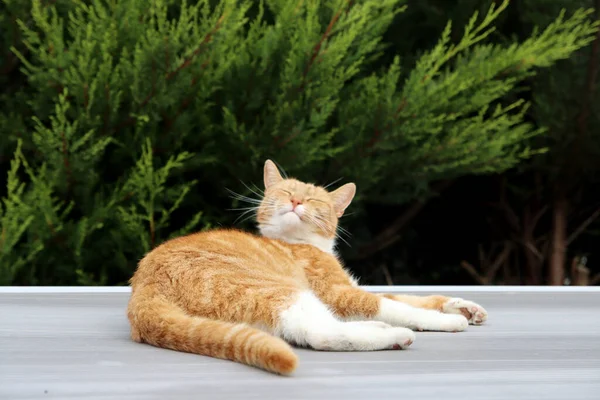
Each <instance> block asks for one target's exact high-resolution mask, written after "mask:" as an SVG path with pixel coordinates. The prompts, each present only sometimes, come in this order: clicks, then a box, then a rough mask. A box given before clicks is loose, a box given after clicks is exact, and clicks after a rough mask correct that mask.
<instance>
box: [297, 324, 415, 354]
mask: <svg viewBox="0 0 600 400" xmlns="http://www.w3.org/2000/svg"><path fill="white" fill-rule="evenodd" d="M357 322H358V323H357ZM360 322H371V321H353V322H345V323H343V324H342V325H341V326H339V328H338V329H336V330H335V331H329V332H320V333H318V334H316V335H315V334H313V335H311V336H312V338H311V340H309V343H310V346H311V347H312V348H314V349H315V350H329V351H375V350H400V349H406V348H407V347H409V346H410V345H411V344H412V343H413V342H414V341H415V333H414V332H413V331H411V330H410V329H406V328H393V327H388V326H389V325H387V324H383V325H386V326H383V325H381V324H364V323H360ZM373 322H375V321H373Z"/></svg>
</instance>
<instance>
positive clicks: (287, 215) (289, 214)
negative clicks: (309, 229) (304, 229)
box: [282, 210, 304, 223]
mask: <svg viewBox="0 0 600 400" xmlns="http://www.w3.org/2000/svg"><path fill="white" fill-rule="evenodd" d="M282 217H283V218H284V220H285V221H286V222H288V223H291V222H300V221H304V219H303V218H302V215H300V214H299V213H298V212H296V211H295V210H286V211H283V212H282Z"/></svg>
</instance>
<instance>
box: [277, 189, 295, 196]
mask: <svg viewBox="0 0 600 400" xmlns="http://www.w3.org/2000/svg"><path fill="white" fill-rule="evenodd" d="M279 191H280V192H283V193H285V194H287V195H288V196H291V195H292V193H291V192H288V191H287V190H284V189H279Z"/></svg>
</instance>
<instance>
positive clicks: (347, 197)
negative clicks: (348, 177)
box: [330, 183, 356, 218]
mask: <svg viewBox="0 0 600 400" xmlns="http://www.w3.org/2000/svg"><path fill="white" fill-rule="evenodd" d="M355 194H356V185H355V184H354V183H346V184H345V185H344V186H340V187H339V188H337V189H336V190H334V191H333V192H331V193H330V196H331V199H332V200H333V209H334V211H335V215H336V216H337V217H338V218H339V217H341V216H342V215H344V211H346V208H347V207H348V206H349V205H350V203H351V202H352V199H353V198H354V195H355Z"/></svg>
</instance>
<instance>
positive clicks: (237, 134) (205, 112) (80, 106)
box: [0, 0, 597, 285]
mask: <svg viewBox="0 0 600 400" xmlns="http://www.w3.org/2000/svg"><path fill="white" fill-rule="evenodd" d="M507 5H508V2H507V1H505V2H503V3H502V4H500V5H498V6H495V7H491V8H490V9H489V10H487V11H486V12H485V13H483V14H482V15H473V17H472V18H471V19H470V20H469V22H468V24H467V25H466V26H465V27H464V28H462V29H457V28H453V29H451V24H450V23H449V24H448V25H447V27H446V29H444V30H443V32H441V37H440V39H439V41H438V43H437V45H436V46H434V47H433V48H431V49H430V50H428V51H427V52H424V53H423V54H421V55H420V56H419V57H418V59H417V61H416V63H415V65H414V67H413V68H412V69H411V70H409V71H404V72H402V71H401V70H400V58H399V57H401V56H402V55H401V54H397V55H394V57H393V62H391V63H389V64H387V65H383V66H382V64H381V62H380V60H381V56H382V54H384V53H385V51H386V43H385V42H384V40H383V37H384V35H386V33H387V32H389V31H390V29H391V27H393V25H394V24H400V23H402V11H403V10H404V7H403V5H402V1H400V0H362V1H347V0H344V1H340V0H329V1H325V0H324V1H311V2H307V1H298V0H293V1H291V0H270V1H269V0H267V1H236V0H222V1H208V0H205V1H187V2H180V1H166V0H165V1H152V2H147V1H137V0H129V1H102V0H95V1H90V2H86V3H84V2H72V1H57V2H55V3H52V4H49V3H47V2H41V1H39V0H38V1H32V2H31V3H28V4H25V2H22V1H16V0H4V3H3V5H2V8H1V9H0V11H1V12H0V18H2V19H1V20H0V29H1V30H2V34H3V39H0V40H2V42H0V44H1V45H2V46H3V48H2V49H1V50H2V51H3V53H2V54H3V55H2V57H3V58H0V63H4V65H5V66H6V67H5V68H7V71H9V72H10V73H8V74H5V75H3V77H2V78H0V79H2V80H0V83H2V84H3V85H5V86H6V87H7V89H6V90H5V91H4V92H3V93H2V95H1V96H2V97H0V102H1V103H0V149H2V154H3V155H4V154H6V156H3V159H2V165H3V166H6V167H7V168H6V169H7V170H8V173H7V174H5V176H6V177H7V181H6V192H5V194H4V197H3V200H2V206H1V208H0V218H1V219H2V234H1V238H0V249H1V253H0V284H5V285H6V284H25V285H67V284H69V285H70V284H86V285H88V284H123V283H125V282H126V280H127V279H128V278H129V276H130V275H131V273H132V271H133V269H134V268H135V266H136V263H137V261H138V260H139V259H140V258H141V257H142V256H143V254H144V253H145V252H147V251H149V250H150V249H151V248H152V247H154V246H156V245H157V244H159V243H160V242H162V241H164V240H165V239H167V238H169V237H173V236H174V235H180V234H184V233H187V232H191V231H194V230H198V229H204V228H209V227H212V226H219V225H229V224H231V223H232V222H233V217H235V215H233V214H232V212H231V211H228V209H229V208H232V207H237V206H238V204H237V201H234V202H233V203H232V202H231V201H230V200H229V199H228V198H227V195H228V192H227V190H226V189H227V188H229V189H231V190H234V191H236V192H240V193H241V194H244V195H248V194H251V190H250V188H245V187H244V185H242V183H241V182H240V181H243V182H260V176H261V175H260V174H261V170H262V164H263V162H264V160H265V159H266V158H272V159H274V160H276V161H277V162H278V163H279V164H281V165H282V166H283V167H284V169H285V170H286V171H287V172H288V174H291V175H295V176H298V177H299V178H301V179H305V180H313V181H314V182H316V183H320V184H325V183H329V182H331V181H333V180H335V179H338V178H341V177H343V179H344V180H345V181H348V180H352V181H354V182H356V183H357V185H358V188H359V193H358V198H357V200H356V204H355V205H354V207H353V208H354V215H353V216H352V217H351V218H354V220H353V224H355V225H356V226H360V225H362V224H364V221H365V220H366V218H367V216H366V215H364V213H363V212H362V211H361V210H362V208H361V205H362V204H363V202H364V200H365V199H367V198H368V200H369V201H370V202H374V203H378V204H403V203H405V202H407V201H408V200H412V199H415V198H422V197H426V196H429V195H431V194H432V191H431V183H432V182H435V181H438V180H444V179H450V178H455V177H460V176H464V175H468V174H485V173H490V172H500V171H504V170H506V169H508V168H511V167H513V166H515V165H517V164H518V163H519V162H520V161H521V160H523V159H526V158H529V157H530V156H532V155H533V154H536V153H539V152H541V151H543V149H541V148H536V149H530V148H529V147H528V146H527V140H528V139H529V138H531V137H532V136H535V135H540V134H542V133H543V132H544V129H543V128H539V127H536V126H535V125H534V124H532V123H531V122H528V121H526V119H525V113H526V111H527V110H528V106H529V105H528V103H527V102H526V101H525V100H524V99H523V98H521V97H518V96H517V97H515V96H516V95H515V93H516V92H515V89H516V88H517V87H518V85H519V84H520V83H521V82H523V80H524V79H526V78H528V77H530V76H531V75H532V74H533V73H534V71H535V70H536V69H537V68H542V67H548V66H551V65H552V64H553V63H554V62H555V61H557V60H561V59H565V58H567V57H569V56H570V55H571V54H572V53H573V52H574V51H576V50H577V49H579V48H581V47H583V46H585V45H587V44H588V43H590V42H591V40H593V36H594V34H595V32H596V30H597V24H595V23H593V22H592V20H591V18H590V17H589V15H590V12H589V11H584V10H577V11H575V12H573V13H571V14H570V15H568V16H567V15H565V14H560V15H558V16H557V18H556V20H555V21H553V22H552V23H551V24H549V25H547V26H544V27H541V29H540V31H539V32H534V33H533V34H532V35H531V36H530V37H529V38H528V39H527V40H524V41H521V42H519V43H517V42H515V43H513V44H510V45H495V44H492V43H490V42H489V41H487V39H488V37H489V35H490V34H491V33H492V32H493V31H494V27H493V24H494V22H495V20H496V19H497V17H498V16H499V14H500V13H501V12H502V11H503V9H504V8H506V6H507ZM457 32H458V33H457ZM451 37H453V38H458V39H457V40H454V39H451ZM19 62H20V70H19V71H16V70H15V69H14V66H15V65H19ZM0 68H2V67H0ZM508 94H511V100H508V97H507V95H508ZM515 98H516V100H515ZM11 154H12V156H11Z"/></svg>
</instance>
